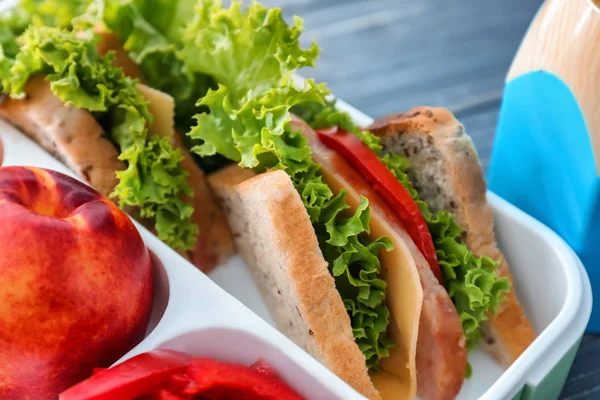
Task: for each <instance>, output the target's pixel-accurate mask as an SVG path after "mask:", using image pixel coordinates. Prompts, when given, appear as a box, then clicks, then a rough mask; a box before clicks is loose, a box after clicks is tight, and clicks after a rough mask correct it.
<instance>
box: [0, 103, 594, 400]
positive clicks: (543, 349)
mask: <svg viewBox="0 0 600 400" xmlns="http://www.w3.org/2000/svg"><path fill="white" fill-rule="evenodd" d="M338 104H339V107H340V108H342V109H344V110H345V111H348V112H350V114H351V115H352V116H353V117H354V119H355V120H356V122H357V123H359V124H360V125H367V124H369V123H370V122H371V119H370V118H368V117H367V116H366V115H364V114H362V113H360V112H358V111H356V110H355V109H353V108H351V107H349V106H348V105H346V104H344V103H342V102H339V103H338ZM0 140H2V141H3V143H4V147H5V159H4V165H29V166H37V167H43V168H48V169H52V170H56V171H59V172H63V173H65V174H68V175H71V176H74V173H73V172H71V171H70V170H69V169H67V167H66V166H64V165H63V164H61V163H60V162H59V161H57V160H56V159H54V158H53V157H52V156H50V155H49V154H48V153H46V152H45V151H44V150H42V149H41V148H40V147H39V146H38V145H37V144H35V143H34V142H32V141H31V140H30V139H29V138H27V137H26V136H25V135H23V134H22V133H21V132H19V131H18V130H16V129H14V128H13V127H11V126H9V125H8V124H6V123H4V122H2V121H0ZM76 178H77V177H76ZM488 199H489V201H490V202H491V205H492V207H493V209H494V213H495V217H496V232H497V235H498V241H499V243H500V247H501V249H502V250H503V251H504V253H505V255H506V257H507V259H508V261H509V263H510V265H511V267H512V273H513V276H514V278H515V285H514V289H515V290H516V291H517V294H518V296H519V298H520V299H521V301H522V303H523V306H524V307H525V310H526V312H527V315H528V317H529V318H530V319H531V321H532V323H533V326H534V328H535V329H536V332H537V339H536V340H535V342H534V343H533V344H532V345H531V346H530V347H529V348H528V349H527V350H526V351H525V353H524V354H523V355H522V356H521V357H520V358H519V359H518V360H517V361H516V362H515V363H514V364H513V365H512V366H511V367H510V368H509V369H504V368H502V367H500V366H499V365H498V364H496V363H495V362H494V361H493V360H492V359H491V358H490V357H489V356H488V355H487V354H486V353H483V352H481V351H478V350H475V351H472V352H471V353H470V354H469V359H470V362H471V363H472V365H473V377H472V378H471V379H470V380H467V381H465V383H464V385H463V388H462V391H461V393H460V396H459V399H465V400H466V399H486V400H491V399H544V400H545V399H553V398H557V397H558V395H559V393H560V391H561V389H562V386H563V385H564V382H565V379H566V377H567V374H568V371H569V369H570V367H571V364H572V362H573V358H574V357H575V353H576V352H577V348H578V347H579V342H580V340H581V337H582V335H583V332H584V329H585V326H586V324H587V322H588V319H589V316H590V312H591V304H592V294H591V289H590V283H589V279H588V276H587V274H586V272H585V270H584V269H583V267H582V264H581V262H580V261H579V259H578V257H577V256H576V255H575V253H574V252H573V251H572V250H571V249H570V248H569V246H568V245H567V244H565V242H564V241H563V240H562V239H560V238H559V237H558V236H557V235H556V234H555V233H554V232H552V231H551V230H550V229H549V228H547V227H546V226H544V225H543V224H541V223H540V222H538V221H536V220H534V219H533V218H532V217H530V216H528V215H526V214H525V213H523V212H522V211H519V210H518V209H517V208H515V207H513V206H512V205H510V204H509V203H507V202H506V201H504V200H502V199H500V198H499V197H497V196H496V195H494V194H493V193H488ZM136 226H137V227H138V229H139V230H140V232H141V234H142V237H143V238H144V240H145V242H146V244H147V246H148V247H149V248H150V249H151V250H152V252H153V253H154V254H155V255H156V256H157V257H158V259H159V260H160V263H157V264H160V265H158V266H157V271H156V273H157V285H156V293H155V306H154V312H153V316H152V319H151V322H150V326H149V327H148V331H147V337H146V338H145V339H144V340H143V341H142V342H141V343H140V344H139V345H138V346H137V347H135V348H134V349H133V350H132V351H130V352H129V353H128V354H126V355H125V356H124V357H123V358H122V359H121V360H120V361H123V360H125V359H127V358H130V357H132V356H134V355H136V354H139V353H142V352H145V351H148V350H152V349H156V348H162V349H174V350H180V351H184V352H188V353H191V354H193V355H197V356H199V355H202V356H207V357H214V358H218V359H222V360H227V361H235V362H240V363H244V364H247V365H249V364H251V363H253V362H254V361H256V360H257V359H258V358H262V359H264V360H266V361H267V362H268V363H269V364H271V365H272V366H274V367H275V368H276V369H277V371H278V372H280V374H281V376H282V377H283V379H284V380H285V381H286V382H287V383H289V384H290V385H291V386H292V387H293V388H294V389H295V390H296V391H298V392H299V393H300V394H301V395H303V396H304V397H305V398H307V399H310V400H326V399H340V400H351V399H363V397H362V396H361V395H360V394H358V393H357V392H355V391H354V390H353V389H352V388H350V387H349V386H348V385H347V384H346V383H344V382H343V381H342V380H340V379H339V378H337V377H336V376H335V375H334V374H333V373H331V372H330V371H328V370H327V369H326V368H325V367H323V366H322V365H321V364H320V363H319V362H317V361H316V360H315V359H313V358H312V357H311V356H310V355H308V354H307V353H305V352H304V351H303V350H301V349H300V348H299V347H297V346H296V345H295V344H294V343H292V342H291V341H290V340H288V339H287V338H285V337H284V336H283V335H282V334H281V333H279V332H278V331H277V329H276V328H274V327H273V326H272V325H273V321H272V319H271V317H270V315H269V312H268V310H267V308H266V306H265V304H264V302H263V301H262V299H261V296H260V293H259V291H258V289H257V287H256V286H255V284H254V282H253V281H252V278H251V276H250V274H249V272H248V270H247V267H246V265H245V263H244V261H243V260H242V259H241V258H240V257H239V256H236V257H234V258H232V259H231V260H230V261H229V262H228V263H226V264H225V265H221V266H219V267H218V268H217V269H216V270H215V271H214V272H213V273H211V274H210V275H209V276H206V275H204V274H203V273H201V272H200V271H198V270H197V269H196V268H195V267H194V266H193V265H191V264H190V263H189V262H187V261H186V260H185V259H183V258H182V257H180V256H179V255H178V254H177V253H176V252H174V251H173V250H171V249H170V248H169V247H167V246H166V245H165V244H163V243H162V242H161V241H160V240H158V239H157V238H156V237H155V236H154V235H153V234H151V233H150V232H149V231H148V230H146V229H145V228H143V227H142V226H141V225H139V224H137V223H136ZM236 299H237V300H236Z"/></svg>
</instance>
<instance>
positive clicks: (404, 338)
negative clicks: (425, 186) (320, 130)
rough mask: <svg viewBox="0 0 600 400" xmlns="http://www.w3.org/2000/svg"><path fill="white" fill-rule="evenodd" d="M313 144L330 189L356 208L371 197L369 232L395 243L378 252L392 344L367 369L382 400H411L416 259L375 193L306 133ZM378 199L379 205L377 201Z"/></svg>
mask: <svg viewBox="0 0 600 400" xmlns="http://www.w3.org/2000/svg"><path fill="white" fill-rule="evenodd" d="M310 142H312V143H311V147H313V150H316V151H313V159H314V160H315V161H316V162H317V163H319V164H321V166H322V167H323V168H322V171H323V175H324V176H325V179H326V181H327V184H328V185H329V187H330V188H331V189H332V190H333V191H334V192H336V193H337V192H339V191H340V190H341V189H345V190H346V191H347V193H348V194H347V196H346V201H347V202H348V204H349V205H350V206H351V209H352V210H356V208H357V207H358V205H359V203H360V197H361V195H364V196H365V197H367V198H369V197H371V198H372V199H371V200H370V204H371V223H370V228H371V233H370V236H371V237H372V238H373V239H376V238H379V237H381V236H387V237H389V238H390V239H391V240H392V243H393V244H394V250H393V251H391V252H386V251H382V252H381V253H380V255H379V258H380V260H381V264H382V271H381V272H382V274H381V277H382V278H383V279H385V281H386V282H387V285H388V286H387V305H388V307H389V309H390V314H391V318H390V325H389V328H388V334H389V335H390V337H391V339H392V340H393V341H394V344H395V347H394V348H392V349H391V350H390V357H388V358H384V359H382V360H381V367H382V371H380V372H375V373H372V374H371V379H372V380H373V384H374V385H375V388H377V390H378V391H379V392H380V394H381V396H382V398H383V400H396V399H403V400H404V399H413V398H414V397H415V395H416V391H417V372H416V353H417V338H418V333H419V319H420V317H421V306H422V304H423V289H422V287H421V280H420V278H419V275H418V272H417V267H416V265H415V261H414V260H413V258H412V256H411V255H410V254H411V253H410V250H409V248H408V247H407V244H406V242H405V240H404V238H406V237H408V236H407V234H406V236H405V237H404V238H403V237H402V235H401V233H400V232H405V231H404V230H403V229H401V228H399V227H397V226H396V228H394V224H396V222H395V221H396V218H395V216H392V215H388V213H389V212H390V211H389V209H388V208H387V206H385V205H384V204H382V202H381V200H378V198H375V197H376V196H373V192H372V189H371V188H370V187H368V186H367V185H366V183H365V182H364V180H363V179H362V178H361V177H360V176H359V175H358V174H357V173H356V172H355V171H354V170H352V169H351V168H349V167H348V165H347V164H346V163H345V162H344V161H343V160H341V159H340V158H339V156H337V155H336V154H333V153H331V152H330V151H328V150H327V149H323V148H321V147H317V148H316V149H315V146H319V145H318V144H316V143H315V142H314V141H311V140H310V138H309V143H310ZM378 202H379V205H378Z"/></svg>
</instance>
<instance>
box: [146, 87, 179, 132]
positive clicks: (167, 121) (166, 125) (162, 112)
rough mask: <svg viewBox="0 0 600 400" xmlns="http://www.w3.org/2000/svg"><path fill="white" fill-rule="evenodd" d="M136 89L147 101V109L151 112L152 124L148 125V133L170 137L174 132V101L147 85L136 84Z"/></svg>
mask: <svg viewBox="0 0 600 400" xmlns="http://www.w3.org/2000/svg"><path fill="white" fill-rule="evenodd" d="M137 91H138V93H139V94H141V95H142V96H143V97H144V99H146V101H147V102H148V110H149V111H150V114H152V117H153V120H152V124H150V126H149V127H148V133H150V134H151V135H159V136H165V137H172V136H173V133H174V132H175V125H174V120H175V101H174V100H173V98H172V97H171V96H169V95H168V94H166V93H163V92H161V91H159V90H156V89H153V88H151V87H149V86H146V85H142V84H141V83H139V84H138V85H137Z"/></svg>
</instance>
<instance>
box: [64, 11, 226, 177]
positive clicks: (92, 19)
mask: <svg viewBox="0 0 600 400" xmlns="http://www.w3.org/2000/svg"><path fill="white" fill-rule="evenodd" d="M194 3H195V1H193V0H174V1H169V0H158V1H150V0H95V1H94V2H93V3H92V4H91V5H90V7H89V8H88V10H87V11H86V13H85V14H84V15H82V16H80V17H78V18H76V20H75V21H74V24H75V25H76V26H77V27H78V29H84V30H85V29H90V28H91V27H93V26H94V25H97V24H98V23H101V24H103V25H104V27H105V29H108V30H109V31H112V32H114V33H115V34H116V35H117V36H118V37H119V39H120V41H121V42H122V43H123V48H124V49H125V50H126V51H127V52H128V55H129V57H130V58H131V60H132V61H133V62H134V63H135V64H136V65H138V66H139V68H140V71H141V73H142V76H143V77H144V80H145V82H146V83H148V84H149V85H150V86H152V87H153V88H155V89H158V90H160V91H162V92H164V93H168V94H169V95H171V96H172V97H173V99H174V101H175V127H176V129H177V130H178V131H179V132H182V133H183V132H187V131H188V130H189V129H190V127H191V126H193V125H194V124H195V121H194V118H193V117H194V115H196V114H198V113H201V112H206V109H205V107H202V106H197V105H196V100H197V99H199V98H202V97H204V96H205V95H206V92H207V91H208V89H209V88H216V84H215V81H214V80H213V79H212V78H211V77H210V76H208V75H204V74H199V73H194V72H190V70H189V69H188V68H187V66H186V64H185V62H184V61H183V60H181V59H180V58H179V57H178V56H177V54H176V52H177V50H178V49H179V48H180V47H181V36H182V35H181V32H182V30H183V27H184V26H185V25H186V23H188V22H189V20H190V19H191V18H192V17H193V15H194ZM184 142H185V144H186V146H187V147H193V146H194V145H198V144H201V143H202V142H201V141H194V140H192V139H191V138H190V137H189V136H185V137H184ZM196 161H197V162H198V163H199V164H200V165H201V166H202V168H203V169H204V170H205V171H212V170H214V169H216V168H218V167H219V166H221V165H222V164H223V161H222V160H221V159H220V158H219V157H207V158H204V159H200V158H197V159H196Z"/></svg>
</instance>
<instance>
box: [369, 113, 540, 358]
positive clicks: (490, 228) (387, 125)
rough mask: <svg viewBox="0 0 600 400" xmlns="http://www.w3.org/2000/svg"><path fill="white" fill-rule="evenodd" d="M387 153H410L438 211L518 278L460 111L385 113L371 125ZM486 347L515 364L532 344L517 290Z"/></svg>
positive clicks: (490, 326) (417, 178) (424, 193)
mask: <svg viewBox="0 0 600 400" xmlns="http://www.w3.org/2000/svg"><path fill="white" fill-rule="evenodd" d="M368 129H369V130H371V131H372V132H373V133H375V134H376V135H377V136H379V137H380V138H381V144H382V145H383V148H384V150H383V151H384V152H386V153H397V154H401V155H404V156H406V157H408V159H409V160H410V163H411V168H410V171H409V175H410V178H411V181H412V183H413V185H414V187H415V189H416V190H417V191H418V192H419V195H420V197H421V198H422V199H423V200H424V201H425V202H427V204H428V205H429V206H430V207H431V209H432V211H434V212H435V211H439V210H448V211H449V212H451V213H453V214H454V215H455V217H456V221H457V222H458V223H459V224H460V226H461V227H462V228H463V229H464V231H465V242H466V244H467V246H469V249H470V250H471V251H472V252H473V254H475V255H477V256H487V257H491V258H493V259H495V260H500V261H501V264H500V267H499V268H498V274H499V275H501V276H505V277H507V278H509V279H510V280H511V282H512V276H511V274H510V270H509V267H508V264H507V262H506V260H505V259H504V256H503V254H502V253H501V252H500V250H499V249H498V246H497V243H496V238H495V234H494V217H493V214H492V210H491V208H490V207H489V205H488V203H487V199H486V183H485V179H484V176H483V171H482V169H481V165H480V164H479V159H478V156H477V151H476V150H475V147H474V146H473V142H472V141H471V138H470V137H469V136H468V135H467V134H466V133H465V129H464V127H463V125H461V124H460V123H459V122H458V121H457V120H456V118H455V117H454V115H452V113H450V112H449V111H448V110H446V109H443V108H431V107H417V108H414V109H412V110H410V111H409V112H408V113H406V114H395V115H390V116H387V117H384V118H382V119H380V120H377V121H375V123H374V124H373V125H372V126H370V127H369V128H368ZM483 333H484V341H483V346H484V347H485V348H486V350H487V351H489V352H490V353H491V354H492V355H493V356H494V357H495V358H496V359H497V360H498V362H500V363H501V364H503V365H505V366H509V365H510V364H512V363H513V362H514V361H515V360H516V359H517V357H519V355H521V353H522V352H523V351H524V350H525V349H526V348H527V347H528V346H529V345H530V344H531V342H532V341H533V340H534V338H535V332H534V330H533V328H532V326H531V324H530V322H529V320H528V319H527V316H526V315H525V312H524V310H523V308H522V307H521V304H520V303H519V300H518V299H517V296H516V294H515V291H514V290H511V292H510V293H508V295H507V298H506V300H505V301H504V302H503V303H502V305H501V306H500V310H499V312H498V314H497V315H496V316H495V317H493V318H492V319H491V320H490V321H489V322H488V323H486V324H484V326H483Z"/></svg>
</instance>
